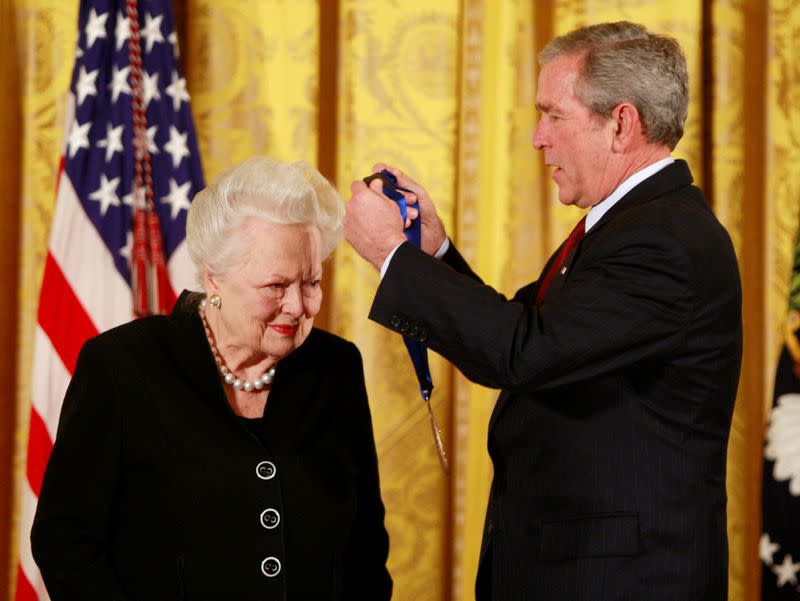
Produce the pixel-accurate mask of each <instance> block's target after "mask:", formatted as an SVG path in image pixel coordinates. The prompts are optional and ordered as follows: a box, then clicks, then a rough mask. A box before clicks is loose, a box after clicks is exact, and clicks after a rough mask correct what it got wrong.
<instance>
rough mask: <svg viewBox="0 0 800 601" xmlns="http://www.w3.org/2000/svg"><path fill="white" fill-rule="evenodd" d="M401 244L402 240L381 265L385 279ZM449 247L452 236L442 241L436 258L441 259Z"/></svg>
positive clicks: (435, 255)
mask: <svg viewBox="0 0 800 601" xmlns="http://www.w3.org/2000/svg"><path fill="white" fill-rule="evenodd" d="M401 244H403V243H402V242H401V243H400V244H398V245H397V246H395V247H394V248H393V249H392V252H390V253H389V254H388V255H387V257H386V259H385V260H384V262H383V265H381V279H383V276H384V275H386V270H388V269H389V263H391V262H392V257H393V256H394V253H395V252H397V249H398V248H400V245H401ZM449 248H450V238H447V237H445V239H444V242H442V245H441V246H440V247H439V250H437V251H436V254H434V255H433V257H434V258H435V259H441V258H442V257H443V256H444V253H446V252H447V251H448V249H449Z"/></svg>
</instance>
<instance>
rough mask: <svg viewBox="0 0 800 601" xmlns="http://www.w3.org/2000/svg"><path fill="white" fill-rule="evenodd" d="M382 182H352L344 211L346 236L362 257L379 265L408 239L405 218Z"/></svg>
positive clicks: (377, 180)
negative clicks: (348, 200) (386, 194)
mask: <svg viewBox="0 0 800 601" xmlns="http://www.w3.org/2000/svg"><path fill="white" fill-rule="evenodd" d="M382 189H383V182H382V181H381V180H380V179H374V180H372V182H370V185H369V186H367V184H365V183H364V182H363V181H362V180H356V181H354V182H353V183H352V184H350V192H351V193H352V196H351V197H350V202H348V203H347V206H346V207H345V213H344V237H345V238H346V239H347V241H348V242H349V243H350V245H351V246H352V247H353V248H354V249H355V251H356V252H357V253H358V254H359V255H361V257H362V258H364V259H366V260H367V261H368V262H370V263H372V264H373V265H374V266H375V267H376V268H377V269H380V268H381V266H382V265H383V262H384V261H385V260H386V257H388V256H389V253H390V252H392V249H394V248H395V247H396V246H398V245H399V244H401V243H403V242H405V241H406V237H405V235H404V234H403V226H404V224H403V219H402V217H401V216H400V210H399V209H398V208H397V205H396V204H395V202H394V201H392V200H390V199H389V198H387V197H386V196H384V195H383V193H382Z"/></svg>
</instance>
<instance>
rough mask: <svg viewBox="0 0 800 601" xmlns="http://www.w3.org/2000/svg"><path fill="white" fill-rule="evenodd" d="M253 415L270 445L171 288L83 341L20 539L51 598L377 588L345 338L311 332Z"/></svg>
mask: <svg viewBox="0 0 800 601" xmlns="http://www.w3.org/2000/svg"><path fill="white" fill-rule="evenodd" d="M263 427H264V429H265V430H264V432H263V434H264V436H263V437H261V438H264V439H265V440H267V441H268V445H267V447H266V448H265V446H263V444H262V443H261V442H260V440H259V438H258V437H257V436H255V435H254V434H253V433H251V432H250V431H249V430H248V429H247V428H246V426H245V425H243V424H242V423H240V418H238V417H237V416H236V415H235V414H234V413H233V411H232V410H231V408H230V406H229V405H228V402H227V400H226V398H225V394H224V392H223V389H222V384H221V381H220V378H219V376H218V375H217V371H216V368H215V364H214V359H213V357H212V355H211V352H210V350H209V346H208V343H207V341H206V338H205V334H204V332H203V326H202V323H201V321H200V318H199V316H198V314H197V311H196V308H195V307H194V306H192V305H191V303H188V302H187V300H186V294H185V293H184V295H183V296H182V297H181V299H180V300H179V302H178V305H177V307H176V309H175V310H174V311H173V313H172V315H171V316H169V317H152V318H146V319H141V320H138V321H134V322H131V323H129V324H126V325H124V326H121V327H119V328H116V329H113V330H111V331H109V332H106V333H104V334H101V335H100V336H97V337H96V338H94V339H92V340H90V341H88V342H87V343H86V344H85V345H84V347H83V350H82V351H81V354H80V357H79V359H78V364H77V367H76V370H75V374H74V377H73V378H72V381H71V383H70V386H69V389H68V391H67V394H66V397H65V400H64V405H63V408H62V413H61V418H60V421H59V426H58V435H57V437H56V441H55V446H54V448H53V452H52V454H51V456H50V460H49V463H48V466H47V471H46V474H45V477H44V482H43V485H42V490H41V496H40V499H39V505H38V508H37V512H36V517H35V520H34V525H33V531H32V536H31V540H32V547H33V553H34V557H35V559H36V562H37V563H38V565H39V567H40V569H41V572H42V575H43V577H44V581H45V583H46V585H47V588H48V591H49V593H50V596H51V598H52V599H53V601H62V600H69V601H73V600H74V601H78V600H80V601H89V600H92V599H97V600H103V601H110V600H142V601H156V600H160V599H164V600H167V599H169V600H175V599H186V600H187V601H188V600H206V599H207V600H209V601H211V600H213V601H219V600H220V599H226V600H227V599H230V600H241V601H245V600H253V601H255V600H256V599H258V600H259V601H268V600H289V601H293V600H296V601H300V600H306V599H326V600H327V599H331V600H333V599H337V600H338V599H356V598H369V599H376V600H385V599H389V598H390V596H391V589H392V583H391V579H390V577H389V574H388V572H387V570H386V567H385V562H386V557H387V553H388V536H387V534H386V530H385V529H384V524H383V517H384V509H383V504H382V502H381V498H380V492H379V484H378V471H377V464H376V454H375V445H374V440H373V434H372V424H371V420H370V413H369V407H368V404H367V395H366V390H365V387H364V376H363V371H362V364H361V356H360V354H359V352H358V350H357V349H356V347H355V346H354V345H353V344H351V343H349V342H346V341H344V340H342V339H340V338H338V337H336V336H333V335H332V334H328V333H326V332H323V331H320V330H316V329H314V330H312V332H311V334H310V335H309V337H308V339H307V340H306V341H305V343H304V344H302V345H301V346H300V347H299V348H298V349H297V350H295V351H294V352H293V353H292V354H291V355H289V356H287V357H286V358H284V359H283V360H281V361H280V362H279V364H278V366H277V374H276V376H275V380H274V383H273V386H272V390H271V392H270V395H269V399H268V402H267V408H266V411H265V417H264V423H263ZM270 510H273V511H270ZM265 512H266V513H265ZM268 558H272V559H268ZM265 571H266V572H268V573H273V574H274V575H271V576H267V575H265V573H264V572H265Z"/></svg>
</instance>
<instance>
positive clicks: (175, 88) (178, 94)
mask: <svg viewBox="0 0 800 601" xmlns="http://www.w3.org/2000/svg"><path fill="white" fill-rule="evenodd" d="M166 92H167V94H169V95H170V96H171V97H172V107H173V108H174V109H175V110H176V111H177V110H179V109H180V108H181V101H183V100H185V101H187V102H188V101H189V92H187V91H186V80H185V79H184V78H183V77H180V76H179V75H178V72H177V71H173V72H172V83H171V84H169V85H168V86H167V88H166Z"/></svg>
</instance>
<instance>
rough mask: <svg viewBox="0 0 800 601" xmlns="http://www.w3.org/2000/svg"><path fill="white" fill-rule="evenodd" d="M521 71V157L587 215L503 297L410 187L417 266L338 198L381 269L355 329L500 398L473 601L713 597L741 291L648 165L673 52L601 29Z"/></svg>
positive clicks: (690, 199) (692, 195)
mask: <svg viewBox="0 0 800 601" xmlns="http://www.w3.org/2000/svg"><path fill="white" fill-rule="evenodd" d="M540 63H541V64H542V67H541V71H540V76H539V86H538V94H537V108H538V109H539V112H540V113H541V119H540V121H539V124H538V126H537V130H536V133H535V135H534V138H533V144H534V146H535V147H536V148H537V149H538V150H541V151H543V152H544V159H545V162H546V163H547V164H548V165H549V166H552V167H553V169H554V171H553V179H554V180H555V181H556V183H557V185H558V188H559V198H560V200H561V202H562V203H563V204H574V205H577V206H579V207H581V208H586V209H589V211H588V213H587V215H586V216H585V217H584V219H582V220H581V222H580V223H579V224H578V226H577V227H576V229H575V231H574V232H573V233H572V234H571V235H570V238H569V239H568V241H567V242H565V244H564V245H562V247H560V248H559V249H558V251H557V252H556V253H555V254H554V256H553V257H552V258H551V259H550V261H549V262H548V264H547V265H546V267H545V270H544V272H543V274H542V275H541V277H540V278H539V279H538V280H537V281H536V282H533V283H532V284H530V285H528V286H525V287H524V288H522V289H521V290H519V291H518V292H517V294H516V295H515V296H514V297H513V298H512V299H511V300H507V299H505V298H504V297H503V296H501V295H500V294H498V293H497V292H495V291H494V290H492V289H491V288H489V287H487V286H485V285H483V284H482V283H481V282H480V280H479V279H478V277H477V276H476V275H475V274H474V273H473V272H472V271H471V270H470V269H469V267H468V266H467V265H466V263H465V261H464V260H463V259H462V258H461V256H460V255H459V254H458V252H457V251H456V249H455V248H454V247H453V246H452V245H451V244H450V242H449V241H448V240H447V238H446V235H445V232H444V228H443V226H442V224H441V222H440V220H439V219H438V217H437V216H436V211H435V209H434V207H433V205H432V203H431V201H430V198H429V197H428V195H427V193H426V192H425V190H424V188H422V187H421V186H419V185H418V184H417V183H415V182H414V181H413V180H411V179H410V178H408V177H407V176H406V175H405V174H403V173H401V172H400V171H398V170H392V171H393V173H395V175H397V177H398V180H399V184H400V185H401V186H403V187H405V188H408V189H410V190H412V191H413V194H410V195H409V196H410V199H409V200H410V202H412V203H414V202H416V203H418V206H419V213H420V215H421V217H420V219H421V220H422V230H423V243H422V249H421V250H419V249H417V248H415V247H413V246H412V245H410V244H408V243H406V242H404V236H403V231H402V230H403V224H402V223H401V220H400V219H399V218H398V217H397V209H396V207H395V206H394V205H393V204H392V203H391V201H389V200H388V199H386V198H385V197H383V195H382V194H380V182H379V181H378V180H376V181H374V182H372V183H371V185H370V186H369V187H368V186H366V185H365V184H364V183H363V182H354V183H353V185H352V192H353V197H352V199H351V201H350V203H349V206H348V209H347V214H346V218H345V236H346V238H347V239H348V240H349V241H350V243H351V244H352V245H353V247H354V248H355V249H356V250H357V251H358V253H359V254H361V255H362V256H363V257H364V258H365V259H366V260H368V261H370V262H371V263H372V264H374V265H375V266H376V267H378V268H380V269H381V272H382V280H381V284H380V287H379V288H378V291H377V294H376V297H375V300H374V304H373V307H372V311H371V313H370V318H371V319H373V320H375V321H377V322H378V323H380V324H382V325H384V326H386V327H388V328H391V329H394V330H396V331H400V332H412V331H413V332H414V333H415V336H416V337H417V338H418V339H420V340H425V341H426V343H427V345H428V346H429V347H430V348H431V349H433V350H435V351H437V352H438V353H440V354H441V355H443V356H444V357H446V358H447V359H448V360H450V361H451V362H452V363H454V364H455V365H456V366H457V367H458V368H459V369H460V370H461V371H462V372H463V373H464V374H465V375H466V376H467V377H469V378H470V379H472V380H474V381H476V382H479V383H481V384H483V385H485V386H490V387H494V388H500V389H502V392H501V394H500V397H499V398H498V400H497V404H496V406H495V410H494V414H493V416H492V419H491V423H490V426H489V452H490V454H491V457H492V460H493V463H494V481H493V483H492V490H491V494H490V499H489V506H488V509H487V515H486V523H485V529H484V544H483V549H482V553H481V561H480V567H479V570H478V578H477V584H476V592H477V598H478V599H479V600H480V601H484V600H486V601H488V600H492V601H511V600H514V601H516V600H531V601H533V600H536V601H552V600H562V599H563V600H564V601H603V600H606V601H611V600H614V601H618V600H630V601H662V600H663V601H720V600H723V599H726V598H727V561H728V557H727V537H726V493H725V465H726V448H727V442H728V435H729V431H730V422H731V415H732V412H733V405H734V399H735V396H736V388H737V382H738V378H739V368H740V363H741V350H742V340H741V332H742V328H741V285H740V279H739V271H738V266H737V262H736V257H735V255H734V251H733V248H732V245H731V242H730V239H729V237H728V234H727V233H726V231H725V230H724V228H723V227H722V226H721V225H720V223H719V222H718V221H717V219H716V218H715V217H714V215H713V213H712V212H711V210H710V208H709V206H708V204H707V203H706V201H705V199H704V198H703V196H702V194H701V192H700V191H699V190H698V189H697V188H695V187H694V186H692V185H691V182H692V177H691V174H690V172H689V169H688V167H687V165H686V163H684V162H683V161H680V160H673V159H672V158H671V156H670V152H671V150H672V149H674V147H675V145H676V144H677V142H678V140H679V139H680V138H681V136H682V134H683V127H684V122H685V120H686V114H687V106H688V79H687V72H686V63H685V58H684V56H683V54H682V52H681V50H680V47H679V46H678V44H677V43H676V42H675V41H674V40H673V39H671V38H668V37H664V36H659V35H654V34H652V33H650V32H648V31H647V30H646V29H645V28H643V27H641V26H638V25H634V24H631V23H625V22H622V23H608V24H602V25H596V26H591V27H586V28H582V29H579V30H576V31H574V32H571V33H569V34H567V35H565V36H562V37H560V38H557V39H556V40H554V41H553V42H552V43H551V44H550V45H549V46H548V47H547V48H546V49H545V50H544V51H543V52H542V53H541V55H540ZM378 167H379V168H383V167H384V166H383V165H378ZM431 255H434V257H432V256H431ZM437 259H439V260H437Z"/></svg>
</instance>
